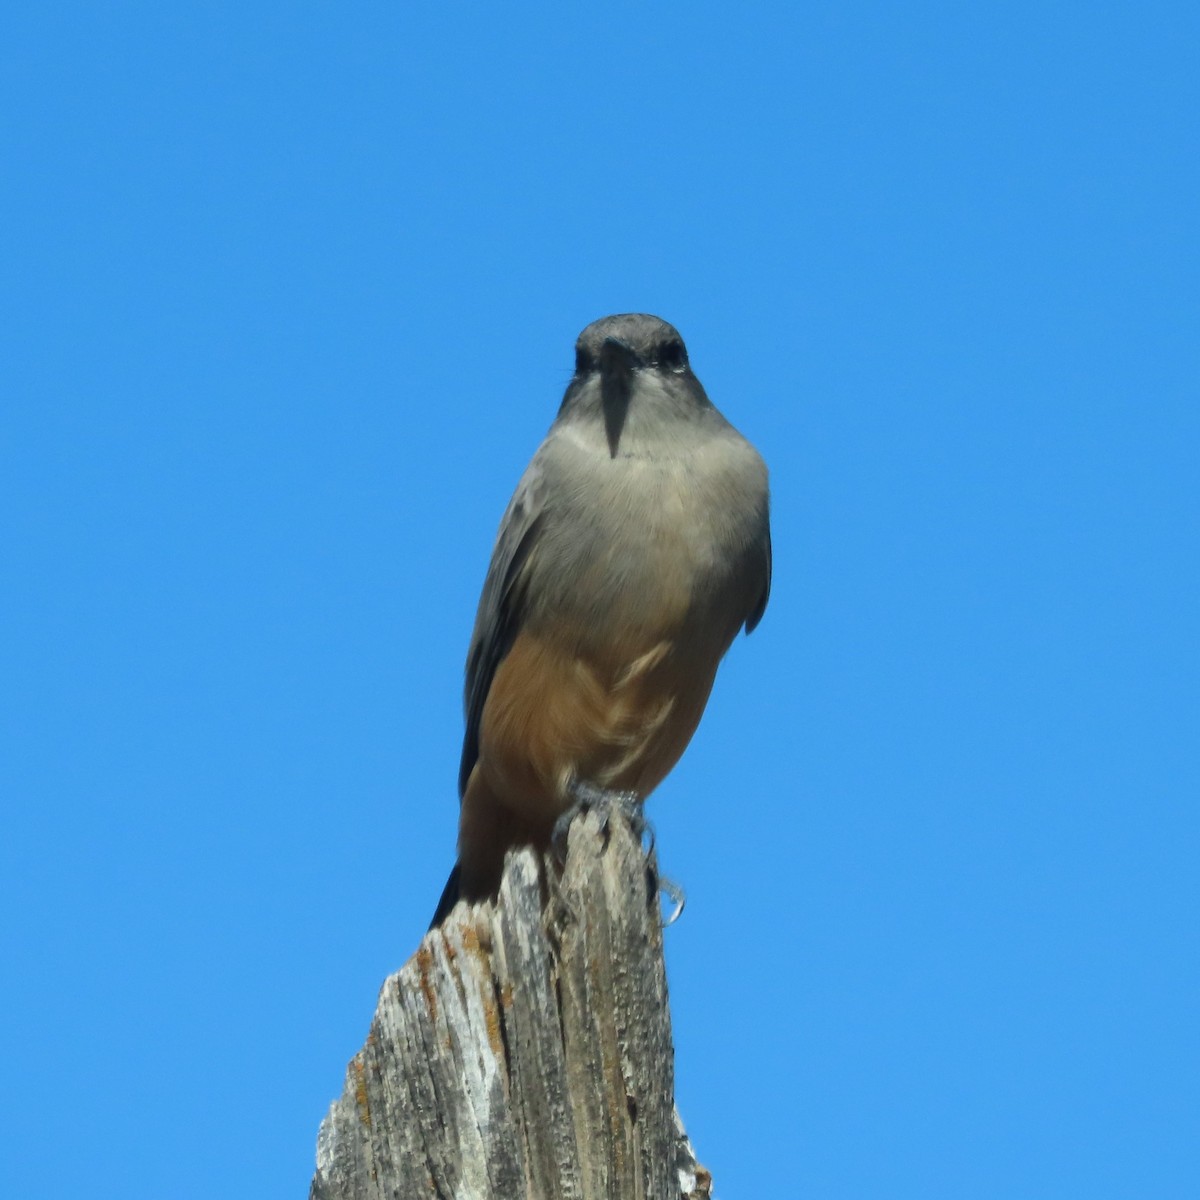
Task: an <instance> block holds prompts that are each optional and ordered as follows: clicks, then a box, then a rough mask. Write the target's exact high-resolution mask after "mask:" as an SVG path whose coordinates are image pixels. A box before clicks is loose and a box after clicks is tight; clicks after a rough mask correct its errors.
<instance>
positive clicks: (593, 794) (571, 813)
mask: <svg viewBox="0 0 1200 1200" xmlns="http://www.w3.org/2000/svg"><path fill="white" fill-rule="evenodd" d="M569 792H570V796H571V801H572V803H571V807H570V808H568V809H567V810H566V812H564V813H563V814H562V816H561V817H559V818H558V820H557V821H555V822H554V831H553V832H552V833H551V835H550V845H551V847H552V848H553V850H554V854H555V857H556V858H557V859H558V861H559V863H560V864H561V863H564V862H566V859H567V831H568V830H569V829H570V828H571V822H572V821H573V820H575V818H576V817H577V816H579V815H580V814H581V813H586V812H594V813H596V814H597V815H598V816H599V818H600V832H601V834H602V836H603V837H604V840H605V843H607V841H608V833H609V830H608V826H609V821H610V820H611V819H612V814H613V813H614V812H618V813H620V814H621V816H622V817H624V818H625V821H626V823H627V824H628V825H629V828H630V829H631V830H632V831H633V835H634V837H636V838H638V839H639V840H647V839H648V841H647V844H646V847H645V850H646V853H647V854H649V853H650V851H651V850H653V849H654V829H653V827H652V826H651V824H650V822H649V821H647V820H646V814H645V809H644V805H645V801H644V800H643V799H642V797H641V796H639V795H638V794H637V792H618V791H614V790H612V789H611V788H602V787H597V786H596V785H595V784H593V783H583V782H579V781H576V782H574V783H572V784H571V786H570V789H569Z"/></svg>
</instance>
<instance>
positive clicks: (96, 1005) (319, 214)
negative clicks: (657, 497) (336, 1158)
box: [0, 0, 1200, 1200]
mask: <svg viewBox="0 0 1200 1200" xmlns="http://www.w3.org/2000/svg"><path fill="white" fill-rule="evenodd" d="M0 26H2V28H0V113H2V116H0V122H2V132H0V161H2V163H3V166H2V168H0V205H2V220H0V240H2V243H3V262H2V268H0V277H2V282H0V289H2V291H0V312H2V329H0V396H2V399H3V416H2V422H0V440H2V445H0V503H2V506H3V512H4V514H5V515H4V520H3V522H2V526H0V579H2V590H0V630H2V632H0V644H2V662H0V672H2V674H0V704H2V709H0V720H2V733H0V736H2V738H3V746H2V756H0V803H2V806H3V807H2V812H3V821H2V827H0V964H2V972H3V980H4V982H3V986H2V988H0V1072H2V1079H0V1147H2V1149H0V1161H2V1162H3V1176H4V1187H3V1190H4V1192H5V1194H6V1195H10V1196H30V1197H34V1196H36V1197H39V1198H41V1197H46V1198H57V1197H77V1196H83V1195H86V1196H89V1197H93V1198H98V1200H99V1198H108V1197H113V1198H116V1197H120V1198H122V1200H129V1198H141V1197H146V1198H152V1200H161V1198H164V1197H169V1198H171V1200H189V1198H191V1197H211V1196H220V1197H223V1198H240V1197H247V1198H254V1200H264V1198H271V1197H280V1198H281V1200H282V1198H284V1197H299V1196H303V1195H304V1194H305V1193H306V1189H307V1185H308V1180H309V1177H310V1175H311V1172H312V1169H313V1156H314V1143H315V1138H316V1133H317V1127H318V1124H319V1122H320V1120H321V1117H322V1115H323V1114H324V1112H325V1109H326V1107H327V1105H328V1104H329V1102H330V1101H331V1100H332V1099H333V1097H334V1096H335V1095H336V1094H337V1093H338V1092H339V1091H340V1089H341V1086H342V1080H343V1071H344V1068H345V1064H346V1061H347V1059H349V1057H350V1056H351V1055H352V1054H353V1053H354V1052H355V1050H356V1049H357V1048H358V1047H359V1045H360V1044H361V1042H362V1039H363V1037H364V1035H365V1034H366V1031H367V1026H368V1023H369V1021H370V1017H371V1013H372V1011H373V1007H374V1004H375V998H376V991H377V989H378V987H379V985H380V983H381V982H382V980H383V979H384V977H385V976H386V974H387V973H388V972H390V971H392V970H394V969H396V968H397V967H399V966H400V964H401V963H402V962H403V961H404V960H405V959H406V958H407V957H408V955H409V954H410V953H411V951H412V950H413V949H414V947H415V946H416V943H417V941H418V939H419V937H420V935H421V933H422V932H423V930H424V928H425V924H426V922H427V921H428V918H429V916H430V913H431V911H432V907H433V905H434V902H435V901H436V899H437V896H438V893H439V890H440V888H441V886H442V883H443V881H444V879H445V875H446V872H447V870H448V869H449V867H450V865H451V862H452V859H453V843H454V834H455V820H456V807H457V802H456V796H455V776H456V770H457V764H458V753H459V744H460V737H461V708H460V689H461V681H462V664H463V659H464V655H465V651H466V645H467V638H468V634H469V632H470V627H471V622H472V619H473V615H474V608H475V604H476V600H477V598H478V593H479V587H480V584H481V583H482V580H483V574H484V569H485V566H486V562H487V557H488V553H489V550H490V548H491V542H492V538H493V536H494V532H495V528H496V524H497V521H498V520H499V517H500V514H501V512H502V510H503V507H504V504H505V502H506V500H507V498H508V495H509V493H510V491H511V489H512V487H513V485H514V484H515V482H516V480H517V478H518V477H519V475H520V472H521V470H522V469H523V467H524V465H525V463H526V462H527V460H528V458H529V457H530V455H531V454H532V452H533V450H534V448H535V447H536V445H537V443H538V441H539V439H540V437H541V436H542V434H543V432H544V430H545V428H546V427H547V425H548V424H549V422H550V420H551V418H552V417H553V415H554V412H555V410H556V408H557V405H558V402H559V399H560V397H561V393H562V389H563V387H564V386H565V384H566V382H567V379H568V377H569V375H570V372H571V367H572V342H573V340H574V338H575V336H576V334H577V333H578V331H579V329H580V328H581V327H582V326H583V325H584V324H586V323H587V322H588V321H590V320H592V319H593V318H595V317H598V316H601V315H603V314H605V313H609V312H620V311H630V310H634V311H637V310H642V311H649V312H654V313H658V314H660V315H661V316H663V317H665V318H667V319H668V320H670V321H672V322H673V323H674V324H676V325H677V326H678V327H679V329H680V330H681V331H682V332H683V334H684V336H685V338H686V339H687V341H688V345H689V348H690V351H691V356H692V361H693V364H694V366H695V368H696V371H697V373H698V374H699V376H700V378H701V379H702V380H703V382H704V383H705V385H706V387H707V388H708V390H709V393H710V394H711V396H712V397H713V398H714V400H715V401H716V403H717V404H718V405H719V406H720V407H721V408H722V409H723V410H724V411H725V413H726V415H727V416H728V417H729V418H730V419H731V420H732V421H733V422H734V423H735V424H736V425H737V426H738V427H739V428H740V429H741V430H742V431H743V432H744V433H745V434H746V435H747V436H748V437H750V438H751V439H752V440H753V441H754V442H755V443H756V444H757V445H758V447H759V448H760V449H761V451H762V453H763V455H764V456H765V458H766V459H767V461H768V462H769V464H770V466H771V469H772V482H773V494H774V509H773V512H774V536H775V582H774V594H773V596H772V601H771V606H770V608H769V610H768V612H767V616H766V619H765V620H764V621H763V623H762V625H761V627H760V628H759V630H758V631H757V632H756V633H755V634H754V636H753V637H751V638H749V639H745V640H740V641H739V642H738V643H737V644H736V645H735V646H734V648H733V651H732V652H731V654H730V656H729V658H728V660H727V661H726V664H725V666H724V668H723V670H722V673H721V677H720V678H719V680H718V683H717V687H716V690H715V693H714V696H713V699H712V702H711V704H710V706H709V710H708V713H707V715H706V717H705V720H704V723H703V725H702V727H701V730H700V732H699V734H698V736H697V738H696V740H695V742H694V743H693V745H692V747H691V749H690V750H689V751H688V753H687V755H686V756H685V758H684V760H683V762H682V763H681V764H680V766H679V767H678V769H677V770H676V771H675V772H674V774H673V775H672V776H671V777H670V779H669V780H668V781H667V782H666V783H665V784H664V785H663V787H662V788H661V789H660V790H659V792H658V793H657V794H656V795H655V796H654V798H653V801H652V803H651V807H650V811H651V816H652V818H653V820H654V821H655V823H656V825H657V829H658V835H659V846H660V853H661V857H662V862H663V866H664V869H666V870H667V872H668V873H669V874H671V875H672V876H673V877H674V878H675V879H677V880H678V881H679V882H680V883H681V884H682V885H683V886H684V887H685V888H686V890H687V892H688V896H689V905H688V909H687V912H686V914H685V916H684V918H683V919H682V920H681V921H680V922H679V923H678V924H677V925H676V926H675V927H673V928H672V929H671V930H670V931H669V932H668V935H667V947H668V969H669V974H670V982H671V998H672V1003H673V1016H674V1021H675V1034H676V1042H677V1055H678V1101H679V1104H680V1107H681V1109H682V1112H683V1114H684V1117H685V1119H686V1121H687V1124H688V1127H689V1129H690V1131H691V1133H692V1135H693V1138H694V1141H695V1144H696V1147H697V1150H698V1152H699V1154H700V1157H701V1159H702V1160H704V1161H705V1162H706V1163H708V1164H709V1166H710V1167H711V1168H712V1169H713V1171H714V1172H715V1174H716V1178H717V1184H718V1191H719V1194H720V1196H721V1197H722V1198H723V1200H739V1198H743V1197H744V1198H756V1197H762V1196H780V1197H787V1196H793V1195H794V1196H797V1197H820V1198H821V1200H841V1198H845V1200H864V1198H870V1197H888V1198H908V1197H913V1198H917V1197H919V1198H921V1200H930V1198H933V1197H945V1198H946V1200H950V1198H954V1200H961V1198H962V1197H970V1198H971V1200H986V1198H992V1197H995V1198H997V1200H1001V1198H1003V1200H1011V1198H1013V1197H1020V1198H1022V1200H1034V1198H1040V1197H1046V1198H1052V1197H1053V1198H1061V1197H1087V1198H1088V1200H1102V1198H1104V1200H1107V1198H1110V1197H1114V1198H1115V1197H1129V1198H1131V1200H1132V1198H1134V1197H1137V1198H1138V1200H1144V1198H1147V1197H1153V1198H1174V1197H1180V1198H1184V1197H1186V1198H1188V1200H1192V1198H1194V1197H1195V1196H1197V1195H1200V1021H1198V1008H1200V1005H1198V1001H1200V944H1198V941H1200V938H1198V933H1197V930H1198V928H1200V924H1198V919H1200V885H1198V878H1197V875H1198V873H1197V863H1198V861H1200V815H1198V801H1200V769H1198V747H1200V736H1198V733H1200V730H1198V725H1200V720H1198V718H1200V704H1198V693H1200V683H1198V680H1200V647H1198V638H1197V615H1198V612H1200V554H1198V537H1197V525H1198V517H1200V511H1198V510H1200V499H1198V496H1200V488H1198V483H1197V463H1198V455H1200V406H1198V404H1197V399H1198V396H1197V393H1198V391H1200V353H1198V351H1197V344H1198V343H1197V333H1198V331H1200V253H1198V246H1200V238H1198V236H1197V234H1198V228H1200V217H1198V214H1200V196H1198V191H1200V188H1198V184H1200V82H1198V80H1200V70H1198V68H1197V62H1198V61H1200V9H1198V8H1197V6H1196V5H1195V4H1194V3H1192V4H1184V3H1176V4H1160V3H1152V2H1151V3H1140V4H1136V5H1135V4H1132V3H1130V4H1082V3H1050V4H1047V3H1037V4H1034V3H1005V4H995V3H987V4H971V5H964V4H936V3H918V4H909V5H890V4H889V5H885V4H864V3H819V4H807V3H805V4H791V3H789V4H784V3H774V4H760V5H755V4H749V5H743V6H740V7H731V6H729V5H726V4H709V3H688V4H672V3H661V4H651V5H646V4H641V5H634V4H625V3H616V4H606V5H603V6H593V7H592V8H591V9H590V10H588V11H587V12H585V11H584V10H583V7H582V6H575V5H558V6H551V5H544V6H528V5H520V4H518V5H516V6H513V5H503V6H495V5H474V4H453V5H439V6H431V5H426V6H420V10H419V11H418V6H415V5H409V4H401V3H392V4H380V3H371V2H364V3H357V4H340V5H332V4H321V5H318V4H312V3H289V4H283V3H250V4H246V3H238V4H233V3H228V2H220V3H209V4H205V5H203V6H200V5H185V4H163V3H134V2H128V3H112V4H104V5H99V4H96V5H93V4H79V3H75V4H61V3H53V2H52V0H47V2H44V3H40V4H37V5H33V4H26V5H13V6H9V7H8V8H6V11H5V15H4V16H3V18H0Z"/></svg>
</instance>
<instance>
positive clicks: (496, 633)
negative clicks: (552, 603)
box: [458, 455, 545, 797]
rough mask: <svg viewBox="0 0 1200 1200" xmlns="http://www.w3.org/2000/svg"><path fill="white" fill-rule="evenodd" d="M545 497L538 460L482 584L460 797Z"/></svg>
mask: <svg viewBox="0 0 1200 1200" xmlns="http://www.w3.org/2000/svg"><path fill="white" fill-rule="evenodd" d="M544 493H545V481H544V479H543V475H542V468H541V464H540V463H539V461H538V457H537V456H536V455H535V457H534V460H533V462H531V463H530V464H529V467H528V469H527V470H526V472H525V474H524V475H523V476H522V477H521V482H520V483H519V484H517V490H516V491H515V492H514V493H513V498H512V499H511V500H510V501H509V503H508V509H507V511H506V512H505V514H504V519H503V520H502V521H501V522H500V531H499V533H497V535H496V545H495V547H494V548H493V550H492V561H491V564H490V565H489V566H488V573H487V578H486V579H485V580H484V583H483V595H481V596H480V598H479V611H478V613H476V616H475V629H474V632H473V633H472V634H471V648H470V650H468V652H467V682H466V690H465V693H464V696H463V707H464V709H465V710H466V718H467V728H466V733H465V734H464V736H463V747H462V760H461V762H460V763H459V768H458V794H459V796H460V797H461V796H462V794H463V792H464V791H465V790H466V786H467V780H468V779H469V778H470V775H471V771H472V769H473V768H474V766H475V761H476V759H478V758H479V722H480V720H481V719H482V717H483V706H484V703H485V702H486V701H487V696H488V691H489V690H490V688H491V686H492V679H493V678H494V677H495V674H496V668H497V667H498V666H499V665H500V663H501V662H502V661H503V660H504V656H505V655H506V654H507V653H508V651H509V648H510V647H511V646H512V644H513V640H514V639H515V638H516V636H517V632H518V631H519V630H520V628H521V624H522V622H523V619H524V612H525V581H526V578H527V573H526V571H525V566H526V564H527V563H528V561H529V556H530V554H531V552H532V551H533V548H534V545H535V544H536V542H537V538H538V532H539V530H540V529H541V525H542V517H543V512H544V507H543V497H544Z"/></svg>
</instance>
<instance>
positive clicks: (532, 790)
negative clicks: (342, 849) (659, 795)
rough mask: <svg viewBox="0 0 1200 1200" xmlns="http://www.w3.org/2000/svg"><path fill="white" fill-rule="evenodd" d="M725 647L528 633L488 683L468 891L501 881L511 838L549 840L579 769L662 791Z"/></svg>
mask: <svg viewBox="0 0 1200 1200" xmlns="http://www.w3.org/2000/svg"><path fill="white" fill-rule="evenodd" d="M691 640H692V641H694V640H695V639H691ZM705 640H708V639H705ZM724 650H725V645H724V644H720V645H712V646H707V645H694V644H689V645H688V646H687V647H686V652H685V651H684V650H682V649H681V647H680V645H679V643H678V642H673V641H670V640H660V641H657V642H654V643H653V644H649V645H624V646H618V647H613V648H608V649H606V650H605V651H604V652H603V653H602V654H597V653H592V654H590V655H586V656H585V652H581V651H580V650H579V648H578V647H577V646H572V647H569V648H568V647H565V646H564V645H562V644H561V643H558V642H556V641H555V640H553V639H551V638H547V637H541V636H537V635H534V634H532V633H529V632H523V633H522V634H521V635H519V636H518V638H517V640H516V641H515V642H514V644H513V646H512V648H511V649H510V651H509V653H508V654H507V655H506V656H505V658H504V661H503V662H501V664H500V665H499V667H498V668H497V670H496V674H495V677H494V678H493V680H492V685H491V687H490V689H489V691H488V698H487V701H486V703H485V705H484V709H483V714H482V718H481V721H480V738H479V758H478V761H477V762H476V764H475V767H474V770H473V771H472V773H471V777H470V779H469V780H468V782H467V786H466V790H465V792H464V795H463V807H462V815H461V822H460V827H459V859H460V863H461V867H462V877H463V891H464V894H467V895H472V894H474V895H480V894H484V893H485V892H486V891H489V890H491V889H492V888H494V886H495V885H496V884H497V883H498V881H499V874H500V869H501V866H502V865H503V858H504V852H505V851H506V850H507V849H509V848H510V847H511V846H514V845H521V844H526V843H530V844H534V845H538V846H543V847H544V846H545V845H546V844H547V842H548V840H549V837H550V833H551V831H552V830H553V827H554V822H555V821H556V820H557V819H558V817H559V816H561V815H562V813H563V812H565V811H566V810H567V808H569V806H570V803H571V798H570V793H569V789H570V785H571V783H572V781H574V780H579V781H582V782H586V783H591V784H594V785H596V786H599V787H603V788H611V789H616V790H622V791H624V790H629V791H634V792H636V793H637V794H638V795H640V796H643V797H644V796H646V795H648V794H649V793H650V792H651V791H653V789H654V788H655V787H656V786H657V785H658V784H659V783H661V782H662V779H663V777H664V776H665V775H666V774H667V772H668V771H670V769H671V768H672V767H673V766H674V765H675V763H676V762H677V761H678V759H679V756H680V755H681V754H682V753H683V751H684V749H685V748H686V746H687V744H688V741H689V740H690V739H691V736H692V734H693V733H694V732H695V730H696V726H697V724H698V723H699V721H700V717H701V714H702V713H703V712H704V706H705V703H706V702H707V700H708V695H709V692H710V690H711V689H712V684H713V678H714V676H715V673H716V668H717V663H718V662H719V660H720V657H721V654H722V653H723V652H724Z"/></svg>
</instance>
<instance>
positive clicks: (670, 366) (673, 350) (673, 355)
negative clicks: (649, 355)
mask: <svg viewBox="0 0 1200 1200" xmlns="http://www.w3.org/2000/svg"><path fill="white" fill-rule="evenodd" d="M658 365H659V366H660V367H664V368H666V369H667V370H668V371H683V370H685V369H686V368H687V351H686V350H684V348H683V343H682V342H665V343H664V344H663V345H662V346H660V347H659V350H658Z"/></svg>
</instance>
